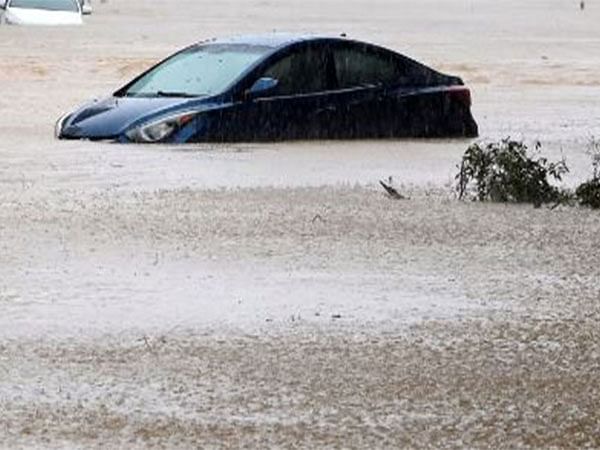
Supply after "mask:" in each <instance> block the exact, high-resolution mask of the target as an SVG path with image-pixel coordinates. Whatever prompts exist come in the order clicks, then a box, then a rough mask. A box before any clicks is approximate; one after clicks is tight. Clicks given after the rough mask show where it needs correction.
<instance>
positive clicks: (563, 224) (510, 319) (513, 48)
mask: <svg viewBox="0 0 600 450" xmlns="http://www.w3.org/2000/svg"><path fill="white" fill-rule="evenodd" d="M94 6H95V12H94V14H93V15H92V16H90V17H88V18H86V24H85V25H84V26H82V27H78V28H15V27H4V26H1V27H0V117H1V120H0V412H1V413H0V447H3V448H21V447H26V448H27V447H30V448H40V447H45V448H79V447H86V448H94V447H103V448H106V447H107V446H108V447H111V448H112V447H114V448H148V447H157V448H190V447H205V446H214V447H241V446H246V447H290V446H298V447H310V448H314V447H322V446H329V447H340V446H343V447H356V448H376V447H379V448H392V447H398V446H405V447H442V446H452V447H462V446H464V447H515V446H524V447H538V448H548V447H573V446H584V445H588V446H592V447H598V446H600V442H599V441H598V436H600V430H599V429H598V423H600V418H599V416H598V411H600V394H599V391H598V389H597V387H596V383H595V377H596V375H597V373H598V370H599V369H600V359H599V358H600V349H599V348H598V342H599V341H598V339H597V338H598V336H597V333H598V329H600V328H599V327H598V325H599V323H598V319H599V315H598V299H599V298H600V285H599V283H598V279H599V278H598V276H599V275H600V274H599V272H598V271H599V267H600V260H599V257H598V254H599V253H598V251H597V249H598V244H600V242H599V236H600V233H599V231H600V217H599V216H598V214H597V213H594V212H592V211H588V210H583V209H578V208H568V207H564V208H563V207H560V208H557V209H556V210H552V211H551V210H549V209H546V208H542V209H533V208H531V207H530V206H527V205H517V206H514V205H513V206H506V205H485V204H484V205H479V204H468V203H459V202H457V201H456V200H455V198H454V196H453V194H452V180H453V176H454V173H455V171H456V164H457V163H458V161H459V159H460V155H461V154H462V152H463V151H464V149H465V148H466V146H467V145H468V144H469V143H470V142H471V141H467V140H425V141H417V140H398V141H379V142H377V141H356V142H347V141H342V142H291V143H277V144H235V145H222V146H221V145H185V146H154V147H153V146H118V145H112V144H105V143H89V142H59V141H55V140H54V139H53V126H54V121H55V120H56V119H57V118H58V117H59V116H60V115H61V114H62V113H63V112H65V111H68V110H69V109H72V108H74V107H75V106H77V105H78V104H80V103H82V102H84V101H86V100H87V99H89V98H93V97H97V96H103V95H107V94H109V93H110V92H112V91H114V90H115V89H116V88H117V87H119V86H120V85H122V84H124V83H125V82H126V81H127V80H128V79H130V78H131V77H133V76H134V75H135V74H136V73H138V72H139V71H140V70H143V69H144V68H145V67H147V66H149V65H150V64H152V63H153V62H155V61H156V60H158V59H160V58H162V57H165V56H167V55H168V54H170V53H171V52H173V51H174V50H176V49H178V48H180V47H182V46H184V45H187V44H189V43H191V42H194V41H197V40H200V39H205V38H208V37H212V36H223V35H230V34H239V33H259V32H265V31H266V32H268V31H272V30H276V31H300V32H318V33H333V34H338V33H341V32H345V33H347V34H348V35H349V36H351V37H355V38H359V39H365V40H369V41H373V42H376V43H379V44H382V45H386V46H389V47H391V48H394V49H396V50H398V51H401V52H404V53H406V54H408V55H409V56H412V57H414V58H416V59H418V60H420V61H423V62H425V63H427V64H430V65H432V66H434V67H436V68H439V69H440V70H443V71H447V72H450V73H453V74H456V75H459V76H461V77H462V78H463V79H464V80H465V81H466V83H467V84H468V85H469V86H470V87H471V89H472V93H473V102H474V106H473V111H474V114H475V116H476V118H477V120H478V122H479V124H480V129H481V134H482V138H484V139H498V138H501V137H504V136H507V135H511V136H513V137H515V138H522V139H525V140H526V141H527V142H534V141H535V140H540V141H541V142H542V144H543V149H544V150H543V151H544V153H545V154H547V155H548V156H550V157H552V158H558V157H561V156H565V157H566V158H567V161H568V163H569V165H570V166H571V168H572V172H571V174H570V175H569V177H568V178H567V180H566V183H567V185H572V184H573V183H575V182H577V181H579V180H581V179H584V178H585V177H587V176H588V175H589V174H590V165H589V158H588V155H587V154H586V150H587V145H588V143H589V141H590V139H591V137H592V136H596V137H599V136H600V128H599V127H600V101H599V100H600V79H599V78H598V73H600V33H599V32H598V31H597V30H598V29H597V24H598V23H599V22H600V5H595V4H594V3H592V2H588V4H586V8H585V10H583V11H582V10H580V8H579V5H578V2H571V1H558V0H556V1H554V0H547V1H542V0H537V1H528V2H516V1H512V0H509V1H505V2H501V3H499V2H494V1H491V0H482V1H469V0H446V1H444V2H439V1H418V2H417V1H383V0H375V1H371V2H368V3H367V2H363V1H351V2H339V1H327V0H326V1H318V2H317V1H286V2H270V1H255V0H251V1H247V2H243V5H242V4H240V2H234V1H224V2H218V3H207V2H199V1H191V0H186V1H179V2H165V1H160V2H159V1H148V0H146V1H143V2H142V1H141V0H130V1H127V2H125V1H116V0H108V1H106V2H95V4H94ZM390 176H391V177H392V178H393V180H394V183H395V185H396V186H397V187H398V188H399V189H400V190H401V191H402V192H403V193H406V194H407V195H408V196H410V200H407V201H398V202H394V201H391V200H389V199H387V198H386V197H385V196H384V195H383V193H382V192H381V190H380V188H379V187H378V185H377V182H378V180H379V179H382V178H388V177H390Z"/></svg>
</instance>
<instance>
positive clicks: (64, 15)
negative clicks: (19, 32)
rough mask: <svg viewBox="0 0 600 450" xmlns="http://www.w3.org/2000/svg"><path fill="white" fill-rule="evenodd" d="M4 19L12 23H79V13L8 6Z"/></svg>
mask: <svg viewBox="0 0 600 450" xmlns="http://www.w3.org/2000/svg"><path fill="white" fill-rule="evenodd" d="M5 20H6V22H7V23H9V24H14V25H81V23H82V20H81V14H80V13H79V12H70V11H49V10H46V9H30V8H9V9H8V10H7V11H6V13H5Z"/></svg>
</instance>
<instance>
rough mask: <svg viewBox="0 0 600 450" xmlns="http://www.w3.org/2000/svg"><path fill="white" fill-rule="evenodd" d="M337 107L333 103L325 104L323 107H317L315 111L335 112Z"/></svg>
mask: <svg viewBox="0 0 600 450" xmlns="http://www.w3.org/2000/svg"><path fill="white" fill-rule="evenodd" d="M336 111H337V108H336V107H335V106H333V105H327V106H325V107H323V108H319V109H317V110H316V111H315V113H316V114H322V113H332V112H336Z"/></svg>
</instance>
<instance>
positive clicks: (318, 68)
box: [261, 47, 328, 96]
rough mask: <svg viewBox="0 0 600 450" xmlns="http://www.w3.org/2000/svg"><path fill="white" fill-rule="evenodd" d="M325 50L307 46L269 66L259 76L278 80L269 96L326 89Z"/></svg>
mask: <svg viewBox="0 0 600 450" xmlns="http://www.w3.org/2000/svg"><path fill="white" fill-rule="evenodd" d="M327 58H328V56H327V52H325V51H322V50H321V49H319V48H318V47H308V48H304V49H302V50H300V51H297V52H294V53H292V54H290V55H288V56H284V57H283V58H282V59H280V60H279V61H277V62H275V63H274V64H273V65H272V66H270V67H269V68H268V69H267V70H265V72H264V73H263V74H262V75H261V77H270V78H275V79H277V80H278V81H279V84H278V85H277V88H275V91H274V92H273V93H272V94H271V95H270V96H283V95H295V94H308V93H313V92H319V91H324V90H327V73H326V65H327Z"/></svg>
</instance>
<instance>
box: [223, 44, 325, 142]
mask: <svg viewBox="0 0 600 450" xmlns="http://www.w3.org/2000/svg"><path fill="white" fill-rule="evenodd" d="M333 76H334V74H333V65H332V63H331V59H330V56H329V53H328V50H327V47H326V46H322V45H318V44H315V43H305V44H302V45H299V46H296V47H295V48H293V49H291V50H288V51H285V52H284V53H283V54H281V55H275V56H274V57H273V59H272V60H271V61H270V62H269V63H267V64H266V65H265V66H264V67H263V69H262V70H260V71H258V72H256V73H255V74H254V75H253V76H252V79H251V80H249V82H250V83H249V86H251V85H252V82H254V81H256V80H259V79H261V78H271V79H275V80H277V85H276V87H275V88H273V89H270V90H268V91H266V92H263V93H258V94H256V95H243V96H242V98H241V99H240V100H239V101H237V102H236V103H235V105H234V106H233V107H232V108H230V109H228V110H227V111H223V112H222V115H221V117H220V118H219V122H220V124H219V126H220V128H221V132H220V133H219V135H220V136H221V137H222V138H223V139H222V140H282V139H312V138H320V137H326V136H327V135H328V134H329V131H328V125H329V122H328V121H327V120H326V117H325V116H326V115H327V113H328V111H329V109H328V107H329V106H330V105H329V104H328V98H329V92H330V91H331V87H332V77H333ZM246 94H248V91H246ZM223 130H225V131H223ZM225 135H227V136H225ZM232 137H233V138H232Z"/></svg>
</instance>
